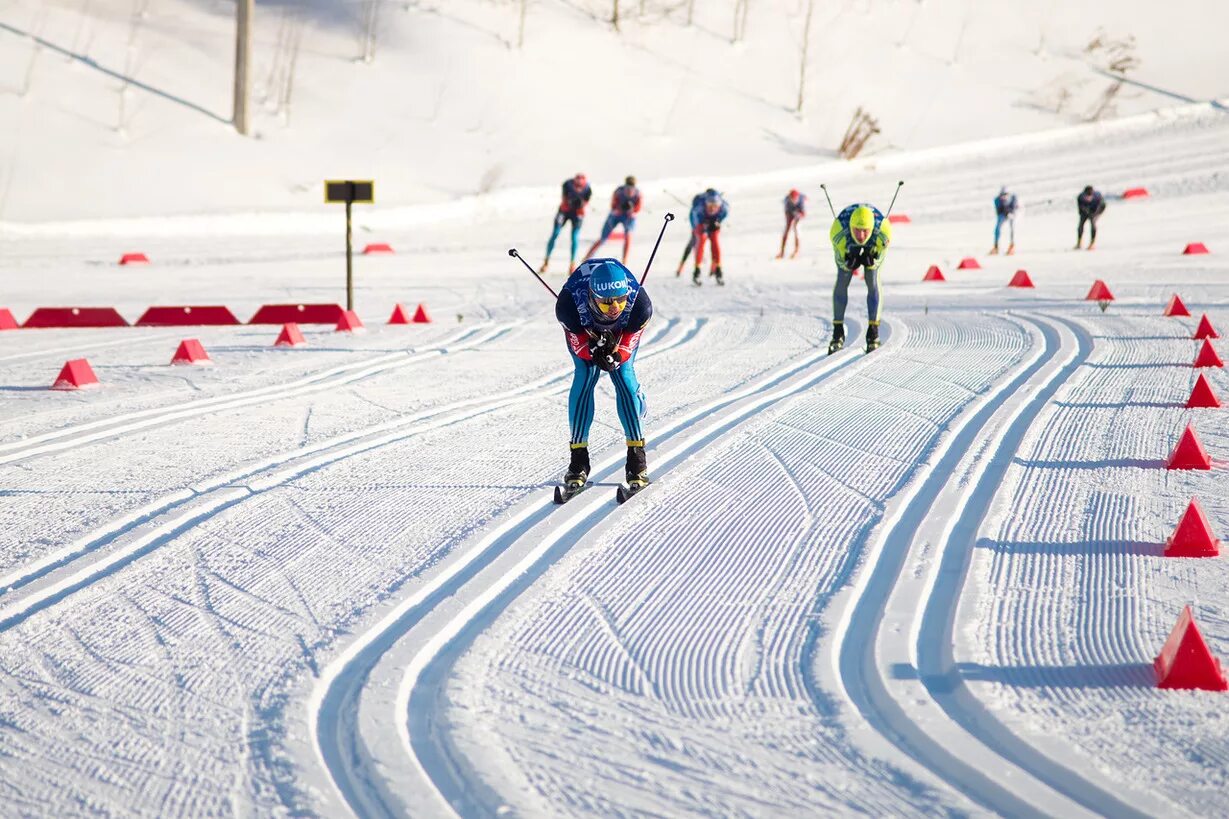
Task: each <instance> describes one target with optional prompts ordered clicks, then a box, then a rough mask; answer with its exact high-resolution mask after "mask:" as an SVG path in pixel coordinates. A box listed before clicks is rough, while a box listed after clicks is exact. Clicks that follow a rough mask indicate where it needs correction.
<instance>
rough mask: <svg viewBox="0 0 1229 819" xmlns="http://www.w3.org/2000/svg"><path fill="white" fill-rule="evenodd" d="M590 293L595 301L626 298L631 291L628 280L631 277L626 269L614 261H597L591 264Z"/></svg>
mask: <svg viewBox="0 0 1229 819" xmlns="http://www.w3.org/2000/svg"><path fill="white" fill-rule="evenodd" d="M589 264H590V265H591V266H592V270H593V272H592V273H590V274H589V293H590V294H592V296H593V298H595V299H620V298H625V297H626V296H627V294H628V293H629V292H630V291H631V288H630V287H628V285H627V279H628V277H629V276H630V275H631V271H629V270H628V269H627V268H626V267H624V266H623V265H622V264H620V263H619V262H617V261H615V260H614V259H595V260H594V261H592V262H590V263H589Z"/></svg>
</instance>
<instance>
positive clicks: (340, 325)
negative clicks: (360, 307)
mask: <svg viewBox="0 0 1229 819" xmlns="http://www.w3.org/2000/svg"><path fill="white" fill-rule="evenodd" d="M364 329H366V328H364V327H363V321H362V319H360V318H359V317H358V313H356V312H354V311H353V310H342V311H341V318H339V319H338V320H337V332H339V333H357V332H359V331H360V330H364Z"/></svg>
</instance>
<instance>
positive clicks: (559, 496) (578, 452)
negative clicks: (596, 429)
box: [555, 446, 589, 503]
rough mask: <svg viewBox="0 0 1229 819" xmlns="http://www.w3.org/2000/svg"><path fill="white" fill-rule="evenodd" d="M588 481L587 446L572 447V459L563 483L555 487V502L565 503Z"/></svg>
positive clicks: (582, 488) (586, 484)
mask: <svg viewBox="0 0 1229 819" xmlns="http://www.w3.org/2000/svg"><path fill="white" fill-rule="evenodd" d="M588 482H589V447H588V446H574V447H572V460H571V462H570V463H569V464H568V471H567V474H565V475H564V476H563V485H562V486H556V487H555V503H567V502H568V501H569V500H571V499H572V497H573V496H574V495H576V494H577V493H579V492H581V491H582V490H584V488H585V487H586V486H588Z"/></svg>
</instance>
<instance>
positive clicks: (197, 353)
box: [171, 338, 213, 365]
mask: <svg viewBox="0 0 1229 819" xmlns="http://www.w3.org/2000/svg"><path fill="white" fill-rule="evenodd" d="M171 363H172V364H204V365H208V364H212V363H213V361H211V360H210V358H209V353H207V352H205V348H204V347H202V346H201V343H200V342H199V341H197V340H196V339H194V338H185V339H184V340H183V341H181V342H179V349H177V350H176V351H175V355H174V356H172V357H171Z"/></svg>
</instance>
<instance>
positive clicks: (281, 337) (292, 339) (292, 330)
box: [273, 321, 307, 347]
mask: <svg viewBox="0 0 1229 819" xmlns="http://www.w3.org/2000/svg"><path fill="white" fill-rule="evenodd" d="M306 343H307V339H305V338H303V331H302V330H300V329H299V325H297V324H295V323H294V322H293V321H292V322H288V323H286V324H283V325H282V332H280V333H278V336H277V341H275V342H273V346H274V347H298V346H299V345H301V344H306Z"/></svg>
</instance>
